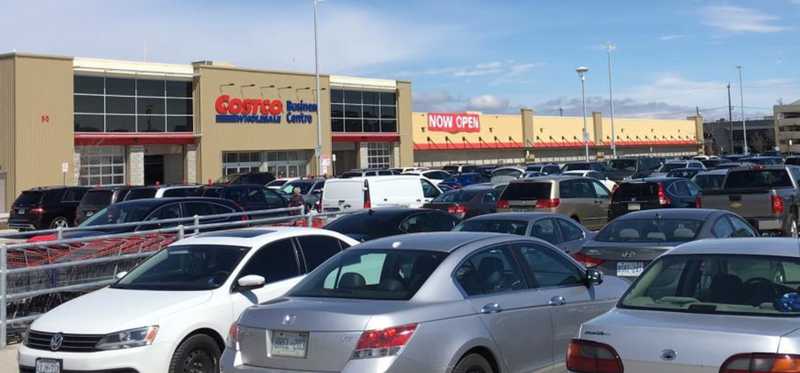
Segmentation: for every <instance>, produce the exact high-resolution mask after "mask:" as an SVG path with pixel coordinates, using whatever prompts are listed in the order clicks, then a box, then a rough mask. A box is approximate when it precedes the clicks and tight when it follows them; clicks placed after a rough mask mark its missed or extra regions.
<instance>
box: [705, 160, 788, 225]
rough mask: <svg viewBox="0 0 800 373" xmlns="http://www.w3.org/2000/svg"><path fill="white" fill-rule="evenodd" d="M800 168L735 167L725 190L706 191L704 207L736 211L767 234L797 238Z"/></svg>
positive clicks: (724, 182) (731, 171)
mask: <svg viewBox="0 0 800 373" xmlns="http://www.w3.org/2000/svg"><path fill="white" fill-rule="evenodd" d="M799 184H800V167H797V166H759V165H755V166H752V167H741V168H733V169H731V170H730V171H729V172H728V175H727V176H725V179H724V180H723V182H722V188H721V189H718V190H705V191H703V195H702V197H701V203H702V206H703V207H704V208H710V209H720V210H728V211H732V212H735V213H737V214H739V215H740V216H742V217H743V218H745V219H746V220H747V221H748V222H750V224H751V225H752V226H753V227H756V228H757V229H758V230H759V231H760V232H761V233H762V234H765V235H773V236H775V235H780V236H789V237H795V238H796V237H797V219H798V209H800V189H798V185H799Z"/></svg>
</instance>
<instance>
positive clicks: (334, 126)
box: [331, 119, 344, 132]
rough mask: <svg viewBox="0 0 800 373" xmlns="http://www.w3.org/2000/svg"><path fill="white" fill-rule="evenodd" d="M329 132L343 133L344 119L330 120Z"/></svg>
mask: <svg viewBox="0 0 800 373" xmlns="http://www.w3.org/2000/svg"><path fill="white" fill-rule="evenodd" d="M331 131H333V132H344V119H331Z"/></svg>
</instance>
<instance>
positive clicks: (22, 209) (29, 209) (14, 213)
mask: <svg viewBox="0 0 800 373" xmlns="http://www.w3.org/2000/svg"><path fill="white" fill-rule="evenodd" d="M43 198H44V192H38V191H25V192H22V194H20V195H19V197H17V199H16V200H15V201H14V205H13V206H12V208H11V211H10V212H11V215H10V218H11V219H25V218H27V217H30V216H34V215H35V214H34V213H33V209H34V208H38V207H42V199H43Z"/></svg>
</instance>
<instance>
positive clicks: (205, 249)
mask: <svg viewBox="0 0 800 373" xmlns="http://www.w3.org/2000/svg"><path fill="white" fill-rule="evenodd" d="M248 250H249V249H248V248H246V247H239V246H228V245H181V246H170V247H168V248H166V249H164V250H161V251H159V252H158V253H157V254H155V255H153V256H152V257H151V258H149V259H147V260H146V261H145V262H144V263H142V264H140V265H139V266H138V267H136V268H134V269H133V270H132V271H131V273H129V274H128V275H127V276H125V277H123V278H122V279H121V280H119V281H117V283H115V284H114V285H111V287H112V288H115V289H131V290H162V291H163V290H166V291H188V290H211V289H216V288H218V287H220V286H222V284H224V283H225V281H226V280H227V279H228V276H230V275H231V273H232V272H233V270H234V269H235V268H236V265H237V264H239V261H241V260H242V257H244V255H245V254H246V253H247V251H248Z"/></svg>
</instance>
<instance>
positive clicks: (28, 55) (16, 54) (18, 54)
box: [0, 51, 74, 61]
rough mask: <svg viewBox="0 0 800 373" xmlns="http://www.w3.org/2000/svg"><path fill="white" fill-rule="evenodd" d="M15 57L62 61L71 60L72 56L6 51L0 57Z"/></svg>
mask: <svg viewBox="0 0 800 373" xmlns="http://www.w3.org/2000/svg"><path fill="white" fill-rule="evenodd" d="M15 57H23V58H43V59H49V60H62V61H72V60H73V59H74V58H73V57H69V56H60V55H55V54H39V53H29V52H16V51H14V52H8V53H1V54H0V59H8V58H15Z"/></svg>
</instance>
